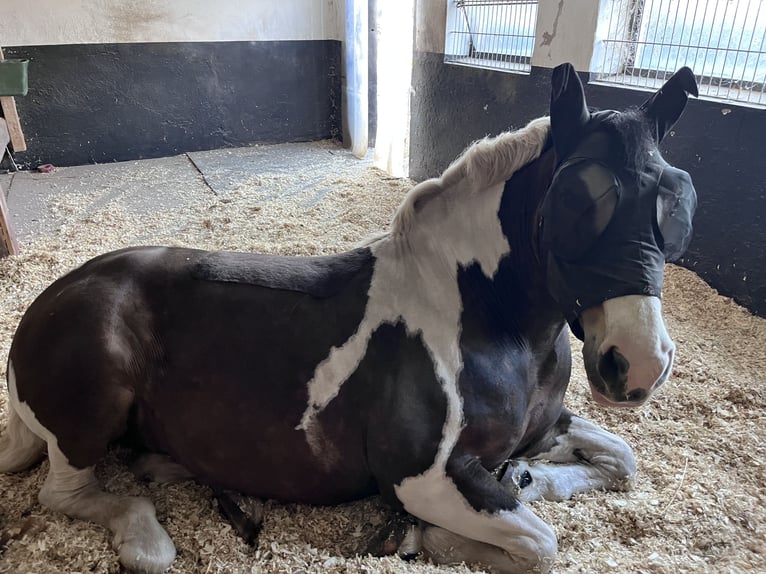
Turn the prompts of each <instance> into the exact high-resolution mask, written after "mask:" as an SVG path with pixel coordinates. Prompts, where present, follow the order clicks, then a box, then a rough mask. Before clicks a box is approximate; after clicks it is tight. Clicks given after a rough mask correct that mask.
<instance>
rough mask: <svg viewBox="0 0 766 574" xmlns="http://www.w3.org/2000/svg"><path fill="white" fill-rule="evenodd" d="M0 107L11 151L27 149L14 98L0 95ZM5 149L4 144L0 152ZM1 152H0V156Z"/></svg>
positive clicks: (0, 59)
mask: <svg viewBox="0 0 766 574" xmlns="http://www.w3.org/2000/svg"><path fill="white" fill-rule="evenodd" d="M2 60H3V49H2V48H0V61H2ZM0 107H1V108H2V110H3V117H4V118H5V122H6V123H7V124H8V133H9V134H10V136H11V146H12V147H13V151H27V142H26V141H25V140H24V132H22V131H21V122H20V121H19V112H18V111H17V110H16V100H14V99H13V96H0ZM4 151H5V146H3V147H2V149H0V152H4ZM2 157H3V154H2V153H0V158H2Z"/></svg>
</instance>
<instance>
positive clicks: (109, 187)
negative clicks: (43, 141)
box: [0, 141, 372, 243]
mask: <svg viewBox="0 0 766 574" xmlns="http://www.w3.org/2000/svg"><path fill="white" fill-rule="evenodd" d="M371 165H372V154H371V153H370V154H368V156H367V157H366V158H364V159H362V160H359V159H357V158H355V157H354V156H352V155H351V153H350V152H349V151H348V150H346V149H344V148H343V147H341V146H340V145H339V144H338V143H337V142H333V141H320V142H307V143H289V144H276V145H257V146H250V147H244V148H231V149H219V150H211V151H202V152H191V153H187V154H183V155H179V156H173V157H165V158H158V159H146V160H138V161H129V162H121V163H111V164H97V165H82V166H75V167H63V168H57V169H56V170H55V171H53V172H52V173H38V172H36V171H22V172H17V173H9V174H4V175H0V186H1V187H2V189H3V190H4V192H5V193H6V198H7V202H8V210H9V213H10V220H11V221H10V223H11V226H12V228H13V231H14V232H15V234H16V237H17V239H18V240H19V242H21V243H23V242H25V241H29V240H32V239H34V238H35V237H36V236H39V235H40V234H42V233H45V232H47V231H50V230H52V229H55V228H56V227H58V226H60V225H61V223H62V220H63V216H56V215H55V214H52V213H51V210H50V209H49V201H50V198H51V197H54V196H55V194H57V193H62V192H66V193H73V192H77V191H78V190H82V191H88V192H89V193H91V194H94V195H95V199H92V200H91V203H90V205H89V209H91V210H92V211H93V212H95V211H97V210H98V209H100V208H102V207H103V206H104V205H105V204H107V203H108V202H110V201H113V200H114V199H116V198H119V199H120V200H121V203H122V204H123V205H124V206H126V207H127V208H128V209H130V210H134V211H135V212H136V213H145V212H147V211H153V210H155V209H158V208H163V209H165V210H167V209H173V208H176V207H178V208H180V207H182V206H183V205H185V204H186V203H188V202H189V200H190V199H192V198H194V197H195V196H204V195H209V194H216V195H222V194H225V193H226V192H228V191H231V190H233V189H237V187H239V186H240V185H243V184H246V183H247V182H252V181H253V180H254V179H255V178H265V179H268V178H275V177H278V178H279V179H280V181H282V182H283V183H284V184H285V185H282V186H280V189H279V190H278V191H275V192H274V194H273V196H272V199H277V198H278V197H283V196H284V194H285V193H305V192H306V191H307V190H311V191H312V193H311V194H310V195H309V197H310V199H309V200H308V202H306V207H307V208H308V207H310V206H311V205H313V204H315V203H316V202H318V201H321V200H322V198H323V197H324V194H325V193H326V192H327V191H328V190H329V188H323V187H322V185H320V182H322V181H326V176H327V174H328V173H337V174H338V175H339V176H342V175H344V174H348V173H349V172H352V171H358V170H361V169H366V168H368V167H369V166H371ZM285 190H288V191H285Z"/></svg>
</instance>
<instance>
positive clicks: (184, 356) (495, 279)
mask: <svg viewBox="0 0 766 574" xmlns="http://www.w3.org/2000/svg"><path fill="white" fill-rule="evenodd" d="M687 93H693V94H695V95H696V84H695V82H694V76H693V75H692V73H691V71H690V70H689V69H688V68H684V69H681V70H680V71H679V72H678V73H676V74H675V75H674V76H673V77H672V78H671V79H670V80H668V82H667V83H666V84H665V86H664V87H663V88H662V89H661V90H660V91H659V92H657V93H656V94H655V95H654V96H653V97H652V98H651V99H649V101H647V102H646V103H645V104H644V105H643V106H642V107H641V108H640V109H639V110H633V111H629V112H625V113H618V112H613V111H606V112H598V113H590V112H589V111H588V109H587V107H586V104H585V97H584V93H583V89H582V85H581V83H580V80H579V79H578V77H577V74H576V73H575V71H574V69H573V68H572V67H571V66H570V65H568V64H565V65H562V66H559V67H558V68H556V69H555V70H554V72H553V78H552V96H551V110H550V119H548V118H541V119H538V120H535V121H533V122H531V123H530V124H529V125H528V126H526V127H525V128H523V129H521V130H518V131H516V132H512V133H505V134H502V135H500V136H498V137H496V138H494V139H487V140H484V141H481V142H478V143H476V144H474V145H473V146H472V147H470V148H469V149H468V150H467V151H466V152H465V153H464V154H463V155H462V156H461V157H460V158H459V159H458V160H457V161H456V162H455V163H454V164H453V165H452V166H451V167H450V168H449V169H447V171H446V172H445V173H444V175H443V176H442V177H441V178H439V179H434V180H430V181H426V182H424V183H421V184H420V185H418V186H416V187H415V188H414V189H413V190H412V191H411V192H410V193H409V195H408V196H407V198H406V199H405V201H404V203H403V204H402V206H401V207H400V209H399V211H398V212H397V214H396V217H395V219H394V221H393V223H392V225H391V229H390V232H389V233H387V234H385V235H384V236H381V237H378V238H377V239H375V240H373V241H370V242H369V243H368V244H367V245H365V246H363V247H360V248H358V249H355V250H353V251H351V252H348V253H344V254H340V255H335V256H329V257H314V258H299V257H276V256H269V255H256V254H248V253H225V252H206V251H199V250H193V249H181V248H164V247H139V248H131V249H124V250H121V251H117V252H113V253H108V254H106V255H103V256H100V257H97V258H95V259H93V260H91V261H89V262H88V263H86V264H84V265H83V266H82V267H80V268H78V269H75V270H74V271H72V272H70V273H69V274H67V275H66V276H64V277H62V278H60V279H58V280H57V281H56V282H54V283H53V284H52V285H51V286H50V287H48V288H47V289H46V290H45V291H44V292H43V293H42V294H41V295H40V296H39V297H38V298H37V300H36V301H35V302H34V303H33V304H32V305H31V306H30V307H29V309H28V310H27V312H26V314H25V315H24V317H23V319H22V321H21V323H20V325H19V327H18V330H17V332H16V335H15V337H14V339H13V343H12V346H11V350H10V357H9V362H8V390H9V395H10V408H9V418H8V423H7V426H6V430H5V433H4V436H3V439H2V448H0V470H2V471H4V472H12V471H18V470H21V469H24V468H27V467H29V466H30V465H32V464H34V463H36V462H37V461H39V460H40V459H41V457H42V456H43V455H44V453H45V452H46V450H47V454H48V457H49V460H50V472H49V473H48V476H47V479H46V480H45V484H44V486H43V488H42V490H41V492H40V501H41V502H42V504H43V505H45V506H46V507H48V508H50V509H52V510H55V511H59V512H63V513H66V514H67V515H69V516H72V517H77V518H81V519H85V520H91V521H94V522H97V523H99V524H102V525H104V526H105V527H107V528H109V529H110V530H111V531H112V533H113V535H114V546H115V548H116V549H117V550H118V552H119V557H120V561H121V563H122V564H123V565H124V566H126V567H127V568H129V569H133V570H138V571H142V572H152V573H154V572H162V571H164V570H165V569H166V568H168V566H169V565H170V564H171V563H172V562H173V560H174V557H175V547H174V545H173V543H172V541H171V540H170V538H169V537H168V535H167V533H166V532H165V530H164V529H163V528H162V526H161V525H160V524H159V522H158V521H157V519H156V517H155V513H154V507H153V505H152V504H151V502H150V501H148V500H146V499H142V498H136V497H123V496H117V495H114V494H110V493H107V492H105V491H104V490H102V488H101V486H100V485H99V483H98V482H97V480H96V478H95V476H94V471H93V469H94V466H95V465H96V464H97V463H98V462H99V460H101V459H102V457H103V456H104V454H105V453H106V451H107V448H108V447H109V445H110V444H111V443H113V442H114V441H117V440H118V439H126V438H127V439H129V440H130V441H131V444H133V445H135V446H136V448H138V449H141V450H142V451H144V452H149V453H161V454H163V455H165V456H166V457H167V460H169V461H172V464H173V465H176V467H177V468H183V469H184V471H183V472H188V473H189V474H191V475H193V476H194V477H196V478H197V479H198V480H200V481H202V482H205V483H207V484H210V485H212V486H214V487H217V488H222V489H229V490H234V491H238V492H242V493H245V494H247V495H251V496H257V497H261V498H272V499H277V500H282V501H296V502H304V503H313V504H333V503H339V502H341V501H347V500H352V499H356V498H360V497H364V496H367V495H370V494H372V493H375V492H379V493H381V495H382V496H383V497H384V498H385V499H386V500H387V501H389V502H390V503H391V504H393V505H395V506H397V507H399V508H401V509H404V510H406V511H407V512H409V513H410V514H412V515H413V516H415V517H417V518H419V519H420V520H422V521H423V522H424V523H426V524H427V525H428V526H427V527H426V528H425V531H424V532H423V548H424V551H425V552H426V553H427V554H428V555H429V556H430V557H432V558H433V559H434V560H437V561H441V562H450V561H460V560H466V561H471V562H473V561H479V562H483V563H485V564H487V565H489V566H492V567H494V568H496V569H498V570H500V571H507V572H515V571H523V570H526V569H530V568H539V569H542V570H545V569H546V568H547V567H548V564H549V563H550V561H551V557H552V556H554V554H555V552H556V545H557V544H556V537H555V535H554V533H553V530H552V529H551V528H550V527H549V526H548V525H547V524H546V523H545V522H543V521H542V520H541V519H540V518H538V517H537V516H536V515H535V514H534V513H533V512H532V511H531V510H530V509H529V508H528V507H527V506H526V505H525V504H524V501H527V500H534V499H539V498H550V499H564V498H567V497H569V496H571V495H572V494H573V493H577V492H582V491H584V490H589V489H597V488H609V489H618V488H623V487H625V486H626V484H628V483H629V482H630V480H631V479H632V477H633V476H634V474H635V471H636V466H635V460H634V458H633V455H632V452H631V450H630V448H629V447H628V446H627V445H626V444H625V442H623V441H622V440H621V439H619V438H618V437H616V436H614V435H612V434H610V433H608V432H606V431H604V430H602V429H600V428H598V427H597V426H595V425H593V424H591V423H589V422H587V421H585V420H583V419H581V418H578V417H577V416H574V415H573V414H571V413H569V412H568V411H566V410H565V409H564V408H563V406H562V400H563V397H564V393H565V392H566V389H567V384H568V382H569V376H570V363H571V351H570V346H569V339H568V330H567V328H566V325H567V322H569V324H570V325H571V326H572V328H573V330H574V332H575V333H576V334H578V335H579V336H580V337H581V338H583V340H584V342H585V346H584V360H585V364H586V366H587V372H588V377H589V380H590V385H591V390H592V393H593V397H594V398H595V400H596V401H597V402H599V403H602V404H606V405H614V406H637V405H640V404H642V403H643V402H644V401H646V400H647V399H648V398H649V396H650V395H651V394H652V392H653V391H654V390H655V389H656V388H657V387H659V386H660V385H661V384H662V383H664V382H665V380H666V379H667V378H668V375H669V373H670V371H671V365H672V362H673V353H674V344H673V342H672V341H671V340H670V338H669V337H668V334H667V332H666V330H665V327H664V323H663V320H662V317H661V313H660V311H661V305H660V299H659V296H660V292H661V287H662V274H663V264H664V263H665V260H666V259H670V258H672V257H676V256H678V255H679V254H680V253H681V252H683V250H684V249H685V247H686V245H687V243H688V241H689V236H690V233H691V217H692V214H693V212H694V208H695V207H696V198H695V192H694V188H693V187H692V184H691V180H690V178H689V176H688V175H687V174H686V173H684V172H682V171H680V170H678V169H676V168H673V167H671V166H669V165H668V164H667V163H666V162H665V161H664V160H663V159H662V157H661V156H660V153H659V151H658V149H657V144H658V143H659V141H660V140H661V139H662V137H663V135H664V134H665V132H666V131H667V130H668V129H669V128H670V126H671V125H672V124H673V123H674V122H675V121H676V120H677V119H678V117H679V115H680V114H681V112H682V110H683V108H684V106H685V104H686V99H687ZM155 456H156V454H155ZM508 459H512V463H511V464H510V466H509V468H508V471H507V472H506V473H505V476H504V477H503V478H502V480H497V478H496V477H494V476H493V474H491V470H492V469H495V468H496V467H498V466H499V465H501V463H503V462H504V461H506V460H508ZM182 474H183V473H182Z"/></svg>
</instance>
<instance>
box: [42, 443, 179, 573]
mask: <svg viewBox="0 0 766 574" xmlns="http://www.w3.org/2000/svg"><path fill="white" fill-rule="evenodd" d="M48 458H49V460H50V471H49V473H48V477H47V478H46V479H45V484H44V485H43V488H42V490H41V491H40V502H41V503H42V504H43V505H44V506H46V507H48V508H50V509H51V510H56V511H58V512H63V513H64V514H66V515H68V516H71V517H74V518H80V519H82V520H90V521H92V522H95V523H97V524H101V525H102V526H105V527H107V528H108V529H109V530H111V531H112V533H113V534H114V538H113V541H112V544H113V545H114V547H115V549H116V550H117V552H118V553H119V556H120V563H121V564H122V565H123V566H125V567H126V568H128V569H130V570H133V571H137V572H146V573H148V574H154V573H160V572H164V571H165V570H166V569H167V568H168V567H169V566H170V564H171V563H172V562H173V560H174V559H175V554H176V550H175V546H173V542H172V541H171V540H170V537H169V536H168V534H167V532H165V530H164V529H163V528H162V526H160V524H159V522H157V518H156V516H155V513H154V506H153V505H152V503H151V502H150V501H149V500H148V499H146V498H139V497H131V496H117V495H114V494H109V493H106V492H104V491H103V490H102V489H101V486H100V485H99V484H98V481H97V480H96V477H95V475H94V473H93V467H88V468H82V469H78V468H75V467H73V466H72V465H70V464H69V462H68V461H67V458H66V456H64V454H63V453H62V452H61V451H60V450H59V448H58V446H57V445H56V444H55V442H49V443H48Z"/></svg>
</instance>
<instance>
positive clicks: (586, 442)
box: [501, 410, 636, 501]
mask: <svg viewBox="0 0 766 574" xmlns="http://www.w3.org/2000/svg"><path fill="white" fill-rule="evenodd" d="M534 448H535V450H534V451H532V452H530V453H529V454H528V455H527V456H525V457H523V458H519V459H516V460H514V461H512V463H511V466H510V467H509V468H508V470H507V472H506V473H505V476H503V478H502V479H501V481H502V483H503V484H504V485H505V486H506V487H507V488H508V489H509V490H510V491H511V492H513V493H514V494H516V495H517V496H518V497H519V498H520V499H522V500H527V501H531V500H539V499H541V498H544V499H546V500H566V499H568V498H571V497H572V496H573V495H574V494H577V493H580V492H587V491H589V490H598V489H606V490H627V489H629V488H630V486H631V484H632V482H633V480H634V479H635V475H636V459H635V458H634V456H633V451H632V449H631V448H630V446H628V444H627V443H626V442H625V441H624V440H622V439H621V438H620V437H618V436H617V435H614V434H612V433H610V432H607V431H605V430H604V429H602V428H601V427H599V426H597V425H595V424H593V423H591V422H589V421H586V420H585V419H582V418H580V417H578V416H575V415H573V414H571V413H570V412H568V411H566V410H564V411H562V414H561V417H560V418H559V420H558V422H557V423H556V425H555V426H554V427H553V428H552V429H551V430H550V431H549V432H548V434H547V435H546V436H545V437H544V438H543V440H542V441H540V442H539V443H538V444H537V445H536V446H535V447H534Z"/></svg>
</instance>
